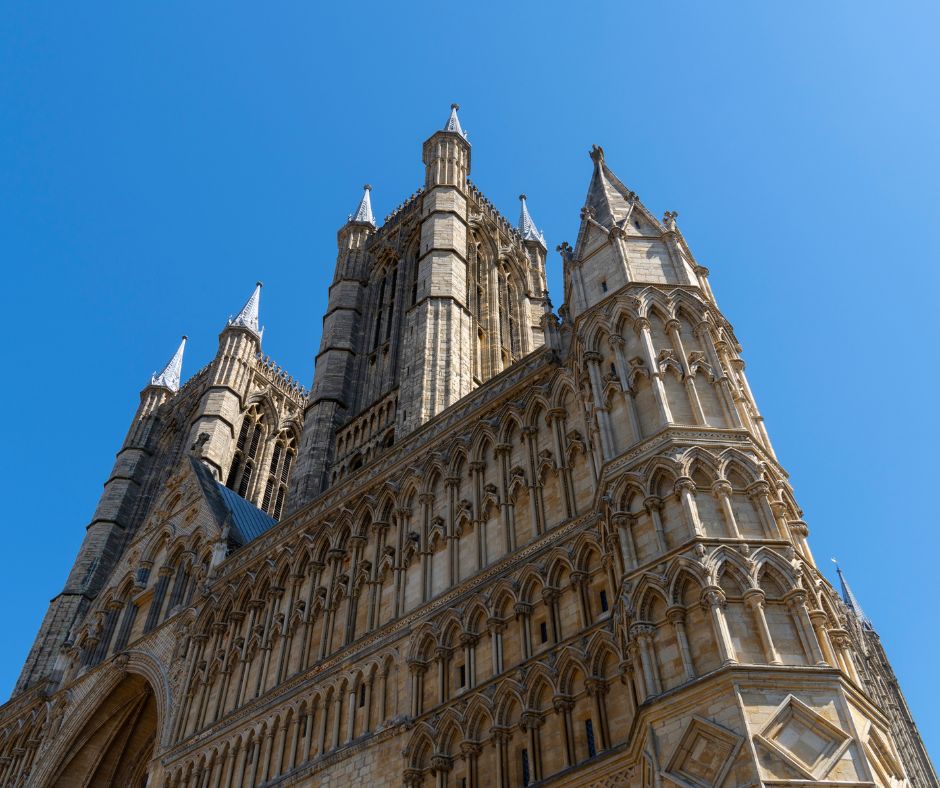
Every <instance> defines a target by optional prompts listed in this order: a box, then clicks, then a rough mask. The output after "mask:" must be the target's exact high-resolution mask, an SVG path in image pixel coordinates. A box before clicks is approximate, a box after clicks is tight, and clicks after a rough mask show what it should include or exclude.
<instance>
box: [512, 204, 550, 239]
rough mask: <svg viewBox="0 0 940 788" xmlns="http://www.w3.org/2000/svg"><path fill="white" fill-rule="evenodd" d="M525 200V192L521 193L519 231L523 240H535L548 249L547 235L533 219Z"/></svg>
mask: <svg viewBox="0 0 940 788" xmlns="http://www.w3.org/2000/svg"><path fill="white" fill-rule="evenodd" d="M525 201H526V196H525V194H520V195H519V202H520V203H522V206H521V208H520V210H519V233H520V235H522V240H524V241H535V242H536V243H539V244H541V245H542V248H543V249H546V250H547V249H548V247H547V246H546V245H545V237H544V236H543V235H542V233H540V232H539V231H538V228H537V227H536V226H535V222H534V221H532V216H531V214H530V213H529V208H528V206H527V205H526V202H525Z"/></svg>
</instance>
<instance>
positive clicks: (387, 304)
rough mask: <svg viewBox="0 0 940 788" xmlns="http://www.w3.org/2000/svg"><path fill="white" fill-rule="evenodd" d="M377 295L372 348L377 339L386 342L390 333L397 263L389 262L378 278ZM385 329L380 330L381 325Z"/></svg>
mask: <svg viewBox="0 0 940 788" xmlns="http://www.w3.org/2000/svg"><path fill="white" fill-rule="evenodd" d="M378 284H379V295H378V298H377V299H376V301H375V325H374V326H373V334H372V349H373V350H375V349H376V348H377V347H378V346H379V341H383V342H387V341H388V339H389V337H390V336H391V335H392V323H393V322H394V320H395V290H396V288H397V285H398V263H395V262H393V263H391V264H389V266H388V267H387V268H386V269H385V271H384V272H383V273H382V274H381V279H379V280H378ZM383 326H384V327H385V330H384V331H383V330H382V327H383Z"/></svg>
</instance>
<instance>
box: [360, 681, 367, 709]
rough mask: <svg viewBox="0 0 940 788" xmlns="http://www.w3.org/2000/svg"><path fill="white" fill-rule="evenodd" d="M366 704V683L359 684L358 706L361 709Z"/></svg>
mask: <svg viewBox="0 0 940 788" xmlns="http://www.w3.org/2000/svg"><path fill="white" fill-rule="evenodd" d="M365 705H366V685H365V684H360V685H359V708H360V709H361V708H362V707H363V706H365Z"/></svg>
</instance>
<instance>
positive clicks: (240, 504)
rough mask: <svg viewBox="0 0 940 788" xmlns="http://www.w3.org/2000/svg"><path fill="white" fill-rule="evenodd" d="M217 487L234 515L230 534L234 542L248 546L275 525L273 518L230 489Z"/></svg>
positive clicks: (221, 485)
mask: <svg viewBox="0 0 940 788" xmlns="http://www.w3.org/2000/svg"><path fill="white" fill-rule="evenodd" d="M216 487H217V488H218V490H219V492H220V493H221V494H222V500H223V501H224V502H225V506H226V507H227V508H228V510H229V512H231V514H232V529H231V531H230V532H229V533H230V536H231V538H232V540H233V541H234V542H237V543H238V544H240V545H245V544H248V542H250V541H251V540H252V539H257V538H258V537H259V536H261V534H263V533H264V532H265V531H267V530H268V529H269V528H270V527H271V526H272V525H274V523H275V519H274V518H273V517H271V516H270V515H267V514H265V513H264V512H262V511H261V510H260V509H259V508H257V507H256V506H254V505H253V504H250V503H249V502H248V501H246V500H245V499H244V498H242V497H241V496H240V495H238V494H236V493H235V492H233V491H232V490H230V489H229V488H228V487H226V486H224V485H223V484H220V483H219V482H216Z"/></svg>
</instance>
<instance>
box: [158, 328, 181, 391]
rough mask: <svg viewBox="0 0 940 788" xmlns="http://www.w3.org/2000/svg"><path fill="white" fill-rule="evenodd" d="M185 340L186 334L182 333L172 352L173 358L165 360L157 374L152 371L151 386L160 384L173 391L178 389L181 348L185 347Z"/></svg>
mask: <svg viewBox="0 0 940 788" xmlns="http://www.w3.org/2000/svg"><path fill="white" fill-rule="evenodd" d="M186 340H187V336H186V335H185V334H183V339H182V340H181V341H180V344H179V347H178V348H177V349H176V352H175V353H174V354H173V358H171V359H170V360H169V361H168V362H167V365H166V366H165V367H164V368H163V371H162V372H160V373H159V374H158V373H156V372H154V373H153V375H152V376H151V377H150V385H151V386H162V387H163V388H167V389H169V390H170V391H174V392H176V391H179V390H180V373H182V371H183V350H184V349H185V347H186Z"/></svg>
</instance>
